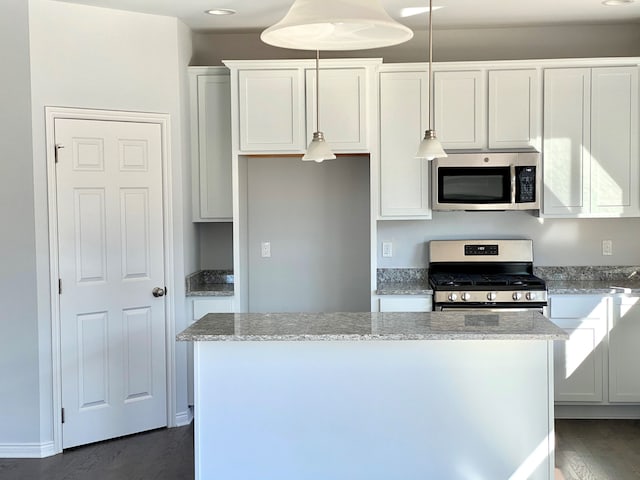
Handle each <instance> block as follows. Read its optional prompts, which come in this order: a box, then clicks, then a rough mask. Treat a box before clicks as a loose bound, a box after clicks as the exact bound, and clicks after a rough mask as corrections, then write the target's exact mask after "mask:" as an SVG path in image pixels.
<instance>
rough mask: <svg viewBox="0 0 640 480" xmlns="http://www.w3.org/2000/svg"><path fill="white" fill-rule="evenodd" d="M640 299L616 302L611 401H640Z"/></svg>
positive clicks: (610, 340)
mask: <svg viewBox="0 0 640 480" xmlns="http://www.w3.org/2000/svg"><path fill="white" fill-rule="evenodd" d="M639 367H640V298H638V297H622V298H616V299H615V301H614V315H613V318H612V323H611V330H610V332H609V401H610V402H612V403H613V402H616V403H618V402H631V403H634V402H635V403H640V369H639Z"/></svg>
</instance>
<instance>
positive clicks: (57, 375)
mask: <svg viewBox="0 0 640 480" xmlns="http://www.w3.org/2000/svg"><path fill="white" fill-rule="evenodd" d="M63 118H64V119H76V120H103V121H117V122H135V123H152V124H157V125H159V126H160V130H161V142H162V145H161V148H162V219H163V223H164V225H163V237H164V238H163V251H164V253H163V256H164V264H165V269H164V276H165V278H164V281H165V286H166V287H167V291H168V292H169V295H166V296H165V297H164V298H165V302H166V303H165V331H166V339H165V349H166V384H167V412H166V414H167V426H168V427H174V426H176V403H175V398H176V377H175V341H174V339H175V300H174V298H175V297H174V295H173V293H174V292H175V291H176V290H175V288H174V287H175V282H174V278H173V277H174V275H173V272H174V245H173V208H172V205H173V201H172V200H173V195H172V184H173V182H172V180H173V178H172V172H171V168H170V167H171V138H170V132H171V128H170V116H169V115H168V114H163V113H146V112H130V111H116V110H94V109H84V108H68V107H45V134H46V149H47V151H46V160H47V203H48V222H49V272H50V277H49V279H50V306H51V353H52V354H51V357H52V358H51V360H52V387H53V388H52V393H53V402H52V406H53V412H52V420H53V450H54V453H61V452H62V368H61V340H60V302H59V297H60V296H59V293H58V279H59V278H60V277H59V269H58V261H59V251H58V205H57V199H56V191H57V187H56V171H55V131H54V122H55V120H56V119H63Z"/></svg>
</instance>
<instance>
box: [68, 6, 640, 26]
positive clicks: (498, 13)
mask: <svg viewBox="0 0 640 480" xmlns="http://www.w3.org/2000/svg"><path fill="white" fill-rule="evenodd" d="M59 1H65V2H68V3H78V4H84V5H93V6H98V7H106V8H114V9H120V10H130V11H135V12H142V13H151V14H156V15H167V16H172V17H178V18H180V19H181V20H182V21H183V22H184V23H186V24H187V25H188V26H189V27H190V28H191V29H192V30H196V31H210V32H215V31H227V32H229V31H260V30H263V29H264V28H266V27H268V26H269V25H272V24H273V23H275V22H277V21H278V20H280V19H281V18H282V17H283V16H284V15H285V13H286V12H287V10H288V8H289V7H290V6H291V4H292V3H293V0H59ZM382 5H383V6H384V8H385V10H386V11H387V12H388V13H389V14H390V15H391V16H392V17H394V18H395V19H396V20H398V21H400V22H402V23H404V24H405V25H407V26H408V27H410V28H412V29H424V28H425V26H426V14H424V13H423V14H419V15H413V16H408V17H403V15H402V11H403V9H405V8H411V7H414V8H415V7H423V8H424V7H427V6H428V1H427V0H382ZM436 6H442V7H443V8H442V9H440V10H437V11H436V10H435V7H436ZM211 8H230V9H233V10H236V11H237V12H238V13H237V14H235V15H230V16H211V15H205V14H204V13H203V12H204V11H205V10H208V9H211ZM433 18H434V28H456V27H483V26H493V27H496V26H513V25H553V24H569V23H574V24H575V23H582V24H585V23H617V22H634V23H639V27H638V28H640V0H636V1H635V2H634V3H631V4H627V5H621V6H615V7H610V6H604V5H603V4H602V3H601V0H434V16H433Z"/></svg>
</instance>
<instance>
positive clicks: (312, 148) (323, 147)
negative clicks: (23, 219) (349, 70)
mask: <svg viewBox="0 0 640 480" xmlns="http://www.w3.org/2000/svg"><path fill="white" fill-rule="evenodd" d="M319 67H320V50H316V131H315V132H313V139H312V140H311V143H310V144H309V146H308V147H307V153H305V154H304V156H303V157H302V160H304V161H314V162H317V163H320V162H322V161H324V160H335V158H336V156H335V155H334V154H333V152H332V151H331V148H330V147H329V144H328V143H327V142H326V141H325V139H324V133H322V132H321V131H320V68H319Z"/></svg>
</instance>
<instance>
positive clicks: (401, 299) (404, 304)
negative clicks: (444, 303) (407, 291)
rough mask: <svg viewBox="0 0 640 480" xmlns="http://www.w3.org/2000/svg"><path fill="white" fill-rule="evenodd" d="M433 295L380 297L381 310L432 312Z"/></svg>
mask: <svg viewBox="0 0 640 480" xmlns="http://www.w3.org/2000/svg"><path fill="white" fill-rule="evenodd" d="M431 304H432V297H431V295H425V296H422V295H420V296H390V297H384V298H381V299H380V311H381V312H430V311H431Z"/></svg>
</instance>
